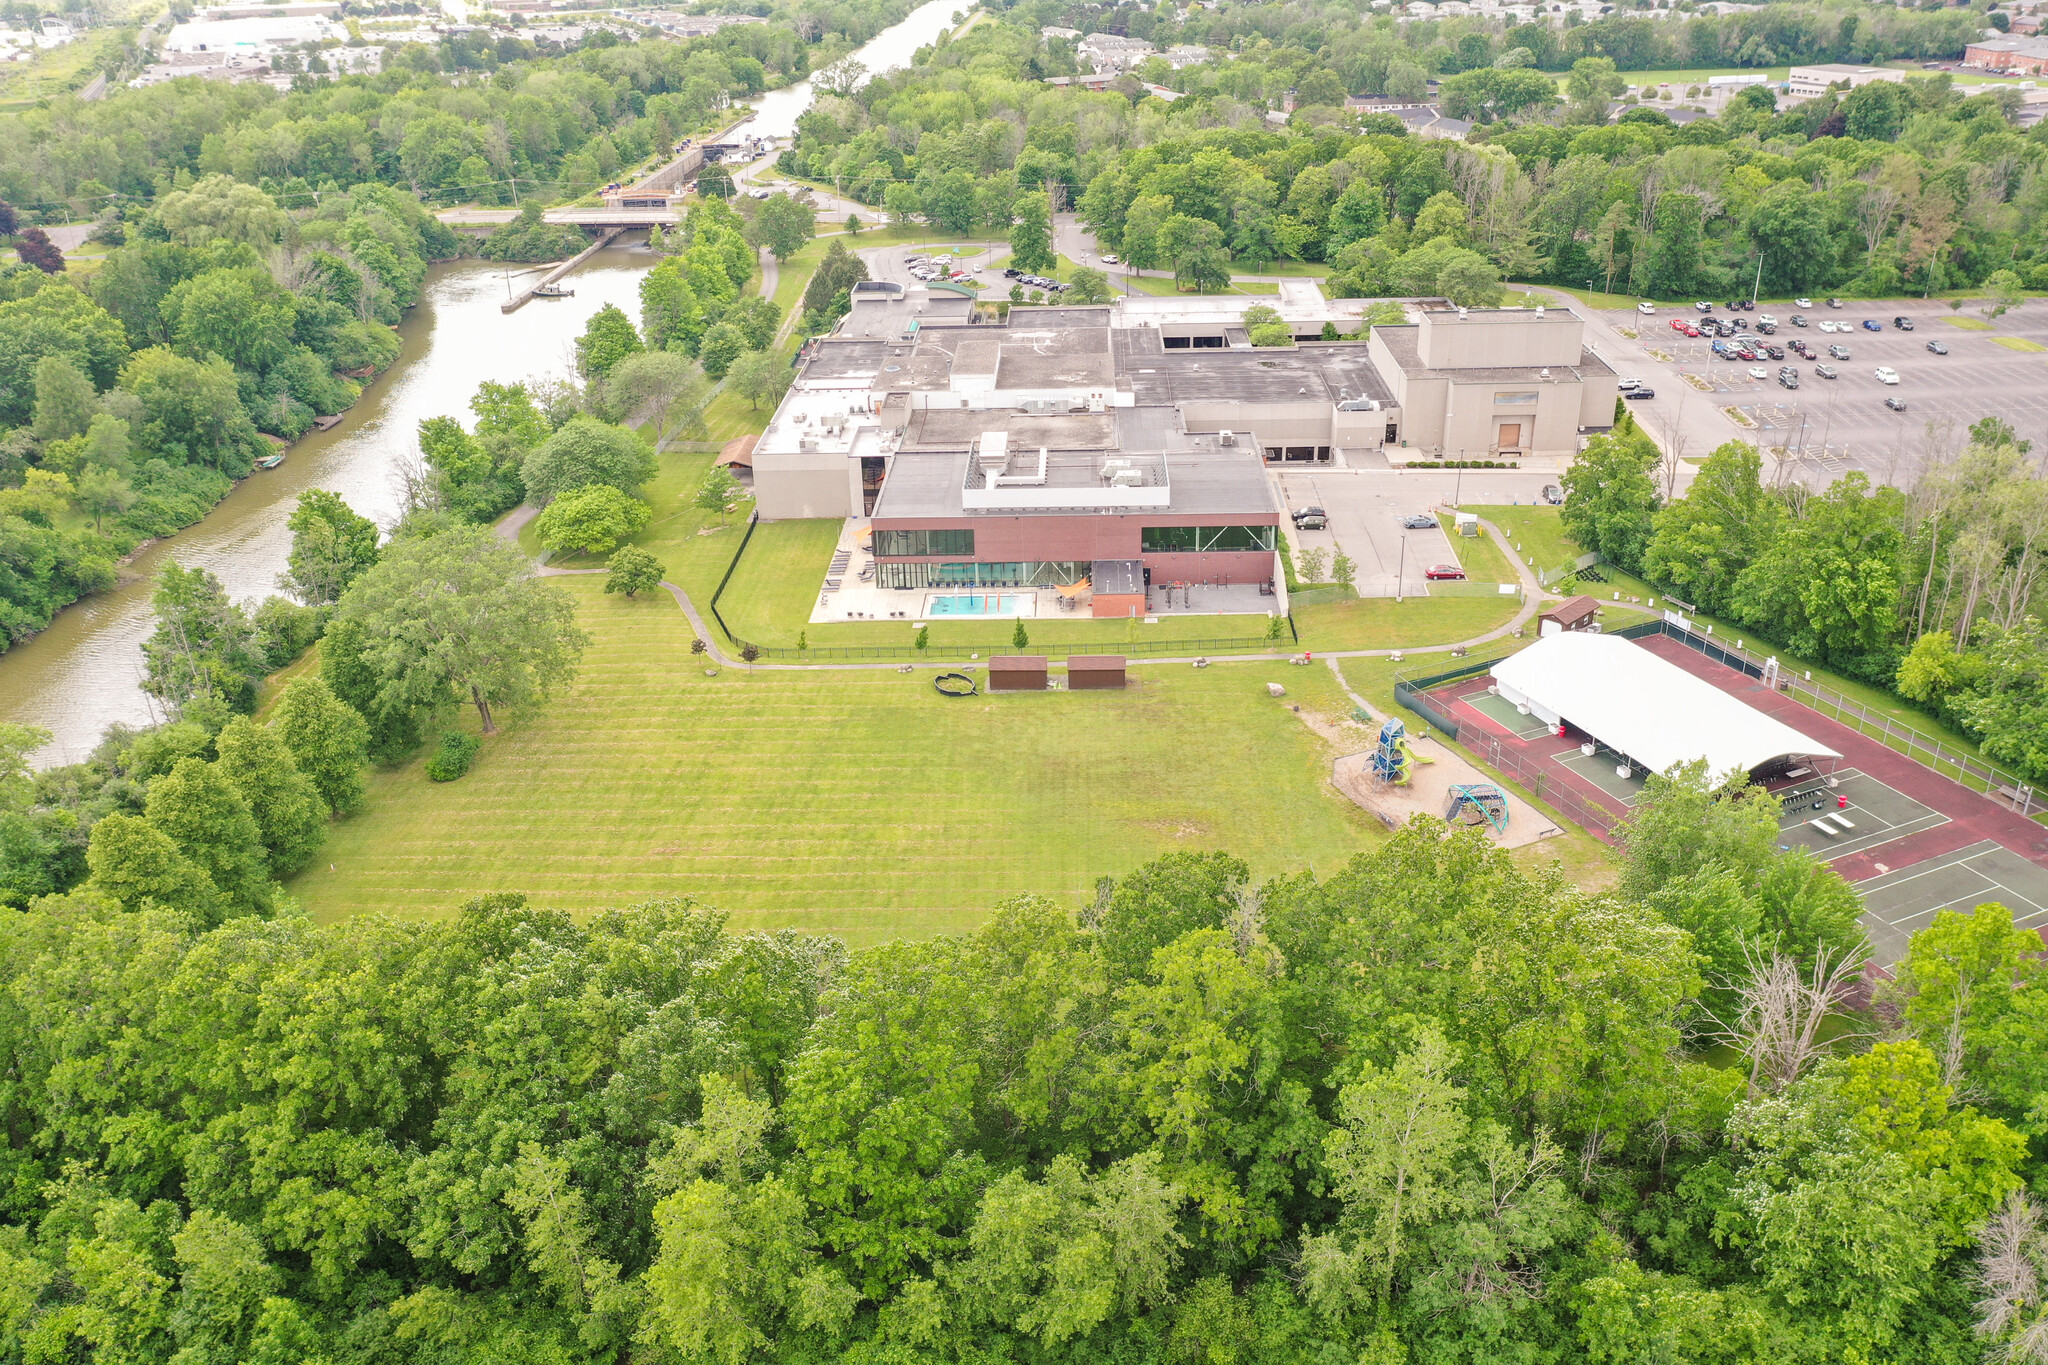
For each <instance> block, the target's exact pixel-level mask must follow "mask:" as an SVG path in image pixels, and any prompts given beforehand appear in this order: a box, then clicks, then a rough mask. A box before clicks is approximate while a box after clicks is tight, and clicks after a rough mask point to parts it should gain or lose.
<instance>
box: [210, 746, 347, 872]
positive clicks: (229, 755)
mask: <svg viewBox="0 0 2048 1365" xmlns="http://www.w3.org/2000/svg"><path fill="white" fill-rule="evenodd" d="M215 744H216V747H217V748H218V749H219V752H220V769H221V772H222V773H223V774H224V775H225V776H226V777H227V779H228V781H229V782H232V783H233V784H234V786H235V790H236V791H238V792H240V793H241V794H242V800H243V801H244V802H246V803H247V804H248V807H249V812H250V814H251V815H253V816H254V817H255V819H256V827H257V829H258V831H259V832H260V833H261V835H262V839H263V850H264V854H265V855H266V857H267V858H268V859H269V863H270V870H271V871H272V872H274V873H275V874H276V875H278V876H280V877H288V876H290V875H291V874H292V873H294V872H297V871H298V870H299V869H301V868H303V867H305V866H306V865H307V864H308V863H310V862H311V861H312V860H313V854H314V853H315V852H317V851H318V850H319V848H320V844H321V841H322V840H324V839H325V838H326V837H327V831H326V823H327V803H326V801H325V800H324V799H322V797H321V794H320V791H319V789H318V788H317V787H315V786H314V785H313V781H312V779H311V778H309V777H307V776H306V775H305V774H304V773H302V772H300V771H299V767H298V763H297V762H296V760H294V759H293V757H292V751H291V749H290V748H289V747H288V746H287V745H286V744H285V742H284V739H283V737H282V736H281V735H280V734H279V733H278V731H277V729H276V727H274V726H268V725H258V724H256V722H254V721H253V720H250V719H249V718H248V717H247V716H238V717H236V718H235V719H234V720H232V721H230V722H229V723H228V725H227V728H226V729H224V730H222V731H221V732H220V737H219V738H218V739H217V740H216V741H215Z"/></svg>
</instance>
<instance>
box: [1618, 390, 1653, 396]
mask: <svg viewBox="0 0 2048 1365" xmlns="http://www.w3.org/2000/svg"><path fill="white" fill-rule="evenodd" d="M1656 396H1657V391H1656V390H1655V389H1630V390H1629V391H1628V392H1627V393H1625V394H1623V395H1622V397H1623V398H1655V397H1656Z"/></svg>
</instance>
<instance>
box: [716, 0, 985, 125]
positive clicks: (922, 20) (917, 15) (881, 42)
mask: <svg viewBox="0 0 2048 1365" xmlns="http://www.w3.org/2000/svg"><path fill="white" fill-rule="evenodd" d="M973 9H974V3H973V0H930V2H929V3H928V4H924V5H920V6H919V7H918V8H916V9H914V10H912V11H911V12H910V13H909V14H907V15H905V16H904V17H903V21H902V22H901V23H899V24H896V25H895V26H893V27H891V28H885V29H883V30H882V31H881V32H880V33H877V34H876V35H875V36H874V37H872V38H870V39H869V40H868V41H867V42H866V43H865V44H863V45H862V46H861V47H859V48H856V49H855V50H854V53H853V59H854V60H855V61H857V62H859V63H860V64H861V65H862V66H864V67H866V68H867V74H868V75H869V76H879V75H881V74H882V73H883V72H886V71H895V70H898V69H900V68H902V67H906V66H909V65H910V59H911V58H912V57H913V56H915V55H916V53H917V50H918V49H919V48H921V47H925V46H927V45H929V44H931V43H933V42H935V41H937V39H938V36H939V35H940V34H941V33H944V32H945V31H946V30H947V29H949V28H951V27H952V26H953V16H954V15H955V14H961V13H971V12H972V11H973ZM863 83H864V82H863ZM813 98H814V95H813V93H812V90H811V83H810V82H809V81H798V82H797V83H796V84H795V85H788V86H784V87H783V88H782V89H780V90H770V91H768V92H767V93H766V94H763V95H760V96H758V97H756V98H755V100H754V102H753V103H754V116H753V117H752V118H750V119H748V120H747V121H746V122H745V123H743V124H741V125H740V126H739V127H738V128H735V129H734V130H733V131H732V132H731V133H729V134H727V137H728V138H729V139H731V138H741V137H784V138H786V137H789V136H791V135H792V134H794V133H795V132H796V121H797V119H798V118H799V117H801V116H802V114H803V113H804V111H805V110H807V109H809V108H810V107H811V100H812V99H813Z"/></svg>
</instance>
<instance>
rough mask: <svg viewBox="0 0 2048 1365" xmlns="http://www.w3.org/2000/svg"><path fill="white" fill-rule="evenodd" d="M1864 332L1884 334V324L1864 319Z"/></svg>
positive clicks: (1871, 319)
mask: <svg viewBox="0 0 2048 1365" xmlns="http://www.w3.org/2000/svg"><path fill="white" fill-rule="evenodd" d="M1863 330H1864V331H1866V332H1882V331H1883V330H1884V324H1883V323H1881V322H1879V321H1878V320H1877V319H1876V318H1865V319H1863Z"/></svg>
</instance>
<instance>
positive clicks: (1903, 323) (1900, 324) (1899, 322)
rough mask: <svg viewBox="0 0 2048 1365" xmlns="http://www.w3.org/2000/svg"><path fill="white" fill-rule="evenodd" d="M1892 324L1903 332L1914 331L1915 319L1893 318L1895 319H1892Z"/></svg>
mask: <svg viewBox="0 0 2048 1365" xmlns="http://www.w3.org/2000/svg"><path fill="white" fill-rule="evenodd" d="M1892 326H1894V327H1896V328H1898V329H1899V330H1900V331H1901V332H1910V331H1912V330H1913V319H1911V318H1893V319H1892Z"/></svg>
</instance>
